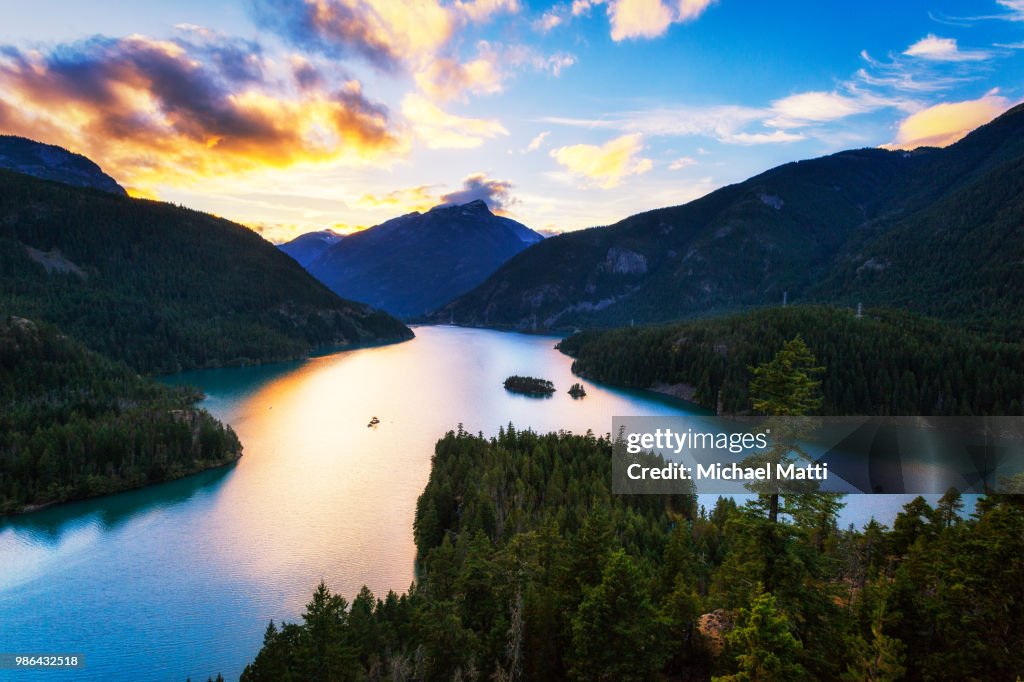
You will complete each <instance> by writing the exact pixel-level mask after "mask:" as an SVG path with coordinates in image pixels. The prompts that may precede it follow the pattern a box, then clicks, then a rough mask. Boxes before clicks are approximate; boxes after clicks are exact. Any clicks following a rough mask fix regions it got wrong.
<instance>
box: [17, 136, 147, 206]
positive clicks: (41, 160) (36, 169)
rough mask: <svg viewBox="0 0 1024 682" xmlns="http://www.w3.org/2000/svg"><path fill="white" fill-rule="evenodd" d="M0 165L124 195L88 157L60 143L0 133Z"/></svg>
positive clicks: (38, 176) (113, 181)
mask: <svg viewBox="0 0 1024 682" xmlns="http://www.w3.org/2000/svg"><path fill="white" fill-rule="evenodd" d="M0 168H6V169H7V170H11V171H14V172H16V173H24V174H25V175H31V176H33V177H36V178H41V179H43V180H56V181H57V182H63V183H65V184H68V185H74V186H75V187H89V188H91V189H98V190H102V191H104V192H110V193H111V194H119V195H121V196H127V195H128V192H126V191H125V189H124V188H123V187H121V185H119V184H117V181H116V180H114V178H112V177H110V176H109V175H107V174H106V173H104V172H103V170H102V169H101V168H100V167H99V166H98V165H97V164H96V163H95V162H93V161H92V160H91V159H88V158H86V157H84V156H82V155H81V154H75V153H73V152H69V151H68V150H67V149H64V148H63V147H58V146H56V145H52V144H44V143H42V142H36V141H35V140H30V139H28V138H25V137H17V136H15V135H0Z"/></svg>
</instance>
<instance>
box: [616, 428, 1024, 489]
mask: <svg viewBox="0 0 1024 682" xmlns="http://www.w3.org/2000/svg"><path fill="white" fill-rule="evenodd" d="M612 427H613V430H612V435H613V438H614V447H613V456H612V489H613V491H614V492H616V493H623V494H638V493H639V494H642V493H650V494H675V493H687V492H695V493H717V494H739V493H746V492H752V491H753V492H760V493H773V492H781V493H784V492H812V491H817V492H832V493H868V494H872V493H876V494H877V493H882V494H886V493H910V494H929V493H944V492H945V491H947V490H948V489H950V488H956V489H957V490H959V491H960V492H962V493H987V494H991V493H1007V494H1024V418H1022V417H709V416H686V417H614V418H613V420H612Z"/></svg>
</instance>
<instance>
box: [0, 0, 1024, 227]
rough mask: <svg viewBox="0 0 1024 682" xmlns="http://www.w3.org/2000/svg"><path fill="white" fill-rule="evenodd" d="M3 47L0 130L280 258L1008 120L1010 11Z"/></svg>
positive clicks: (398, 27) (292, 10)
mask: <svg viewBox="0 0 1024 682" xmlns="http://www.w3.org/2000/svg"><path fill="white" fill-rule="evenodd" d="M854 7H855V9H854ZM0 46H2V47H0V131H2V132H8V133H16V134H21V135H26V136H28V137H33V138H35V139H39V140H42V141H46V142H51V143H55V144H61V145H63V146H67V147H69V148H71V149H73V150H75V151H79V152H82V153H85V154H87V155H89V156H90V157H91V158H93V159H95V160H96V161H97V162H99V163H100V164H101V165H102V166H103V167H104V168H105V169H107V170H108V171H109V172H110V173H111V174H113V175H114V176H115V177H117V179H118V180H119V181H121V182H122V184H124V185H125V186H127V187H129V189H130V191H132V193H133V194H136V195H138V196H150V197H158V198H160V199H164V200H169V201H175V202H179V203H183V204H186V205H189V206H192V207H195V208H199V209H203V210H207V211H211V212H213V213H217V214H219V215H223V216H225V217H228V218H231V219H234V220H239V221H241V222H244V223H245V224H248V225H250V226H252V227H254V228H255V229H258V230H260V231H261V232H263V234H264V235H265V236H267V237H268V238H271V239H274V240H281V239H286V238H289V237H291V236H294V235H295V234H298V233H300V232H303V231H308V230H311V229H320V228H323V227H334V228H335V229H338V230H341V231H347V230H352V229H358V228H360V227H366V226H369V225H373V224H375V223H378V222H381V221H382V220H385V219H387V218H389V217H392V216H394V215H397V214H400V213H405V212H408V211H410V210H423V209H425V208H428V207H429V206H432V205H435V204H438V203H444V202H452V201H463V200H467V199H472V198H484V199H486V200H488V201H489V202H490V203H491V205H492V207H494V208H495V209H496V210H502V211H504V212H505V213H506V214H508V215H510V216H512V217H514V218H517V219H519V220H521V221H523V222H524V223H526V224H527V225H529V226H531V227H534V228H536V229H546V230H553V231H562V230H572V229H579V228H582V227H587V226H591V225H600V224H607V223H610V222H614V221H616V220H618V219H621V218H623V217H625V216H627V215H630V214H632V213H635V212H638V211H642V210H646V209H650V208H656V207H659V206H665V205H672V204H678V203H683V202H685V201H688V200H690V199H693V198H696V197H698V196H701V195H703V194H705V193H707V192H708V191H711V190H713V189H714V188H717V187H720V186H723V185H725V184H729V183H731V182H736V181H739V180H742V179H744V178H746V177H748V176H750V175H753V174H755V173H757V172H760V171H762V170H765V169H767V168H770V167H772V166H775V165H778V164H780V163H784V162H786V161H790V160H795V159H800V158H808V157H814V156H820V155H822V154H827V153H831V152H834V151H838V150H840V149H846V148H850V147H863V146H881V145H889V146H892V147H904V148H911V147H914V146H918V145H920V144H933V145H939V146H941V145H945V144H949V143H951V142H953V141H955V140H956V139H958V138H959V137H960V136H962V135H963V134H964V133H965V132H967V131H968V130H970V129H972V128H974V127H976V126H977V125H979V124H981V123H983V122H985V121H987V120H989V119H991V118H992V117H994V116H996V115H998V114H999V113H1001V112H1002V111H1004V110H1005V109H1007V108H1008V107H1010V106H1012V105H1014V104H1016V103H1018V102H1020V101H1021V100H1022V99H1024V87H1022V84H1024V78H1022V76H1024V73H1022V68H1024V0H1002V1H998V0H992V1H987V0H979V1H976V2H969V3H953V2H945V3H938V2H899V3H893V2H885V3H882V2H877V3H875V2H861V3H857V4H856V5H852V4H850V3H806V2H772V3H767V2H740V1H739V0H719V1H717V2H708V0H606V1H605V2H600V1H598V2H594V1H592V0H566V1H565V2H558V3H549V4H539V3H527V2H525V1H524V0H453V1H448V0H446V1H444V2H442V1H441V0H418V1H416V2H413V1H411V0H276V1H273V2H272V1H271V0H232V1H228V0H205V1H203V2H198V1H196V0H178V1H177V2H173V3H163V2H156V1H154V2H150V3H138V2H121V1H116V0H106V1H90V0H78V1H77V2H57V1H55V0H35V1H34V2H32V3H30V4H21V5H19V6H18V7H17V8H15V9H7V10H5V20H4V22H3V24H2V25H0Z"/></svg>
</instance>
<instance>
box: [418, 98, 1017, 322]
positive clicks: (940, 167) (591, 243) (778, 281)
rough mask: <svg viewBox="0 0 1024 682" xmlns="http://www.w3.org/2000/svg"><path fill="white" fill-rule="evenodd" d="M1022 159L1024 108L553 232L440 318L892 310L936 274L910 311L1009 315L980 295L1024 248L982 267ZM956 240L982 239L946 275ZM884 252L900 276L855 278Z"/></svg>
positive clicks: (650, 317)
mask: <svg viewBox="0 0 1024 682" xmlns="http://www.w3.org/2000/svg"><path fill="white" fill-rule="evenodd" d="M1022 155H1024V107H1017V108H1016V109H1014V110H1011V111H1010V112H1007V113H1006V114H1004V115H1003V116H1002V117H1000V118H999V119H997V120H996V121H994V122H992V123H991V124H989V125H988V126H984V127H982V128H980V129H979V130H977V131H975V132H974V133H972V134H971V135H969V136H968V137H967V138H965V139H964V140H962V141H961V142H959V143H957V144H956V145H953V146H952V147H949V148H947V149H921V150H917V151H915V152H912V153H907V152H897V151H885V150H880V149H863V150H857V151H849V152H842V153H839V154H835V155H832V156H828V157H824V158H820V159H813V160H809V161H801V162H798V163H790V164H786V165H784V166H780V167H778V168H775V169H772V170H770V171H767V172H766V173H763V174H761V175H759V176H756V177H754V178H751V179H749V180H747V181H745V182H742V183H739V184H736V185H732V186H730V187H725V188H723V189H720V190H718V191H716V192H712V193H711V194H709V195H708V196H706V197H703V198H701V199H698V200H696V201H693V202H691V203H689V204H686V205H683V206H677V207H672V208H664V209H658V210H654V211H649V212H647V213H642V214H639V215H636V216H632V217H630V218H627V219H625V220H623V221H621V222H619V223H617V224H615V225H613V226H610V227H606V228H594V229H591V230H586V231H583V232H579V233H575V234H568V235H564V236H559V237H554V238H551V239H549V240H547V241H546V242H544V243H543V244H540V245H538V246H537V247H535V248H533V249H530V250H529V251H527V252H525V253H522V254H520V255H519V256H517V257H516V258H513V259H512V260H510V261H509V262H508V263H507V264H505V265H504V266H503V267H502V268H500V269H499V270H498V271H497V272H495V273H494V275H492V276H491V277H489V278H488V279H487V280H486V281H485V282H484V283H483V284H481V285H480V286H479V287H478V288H476V289H475V290H473V291H471V292H470V293H468V294H466V295H465V296H463V297H461V298H459V299H457V300H455V301H453V302H452V303H451V304H449V305H448V306H445V307H444V308H443V309H441V310H439V311H438V312H437V314H436V315H435V319H436V320H438V321H441V320H448V319H451V318H452V317H454V319H455V321H456V322H458V323H462V324H479V325H496V326H512V327H520V328H531V327H534V326H536V327H537V328H572V327H575V326H588V325H614V324H628V323H629V322H630V321H631V320H635V321H637V322H641V321H661V320H669V319H675V318H679V317H685V316H688V315H695V314H703V313H707V312H710V311H714V310H720V309H730V308H741V307H747V306H757V305H764V304H769V303H776V302H780V301H781V300H782V296H783V292H788V294H789V299H790V301H809V300H818V301H829V300H842V301H850V300H856V299H857V298H858V297H862V296H863V297H867V296H869V295H872V298H871V300H872V301H875V302H879V303H890V302H891V301H889V300H878V299H882V298H884V294H885V293H886V292H888V293H891V289H892V288H893V287H898V286H901V285H900V284H899V281H898V280H899V277H902V278H904V279H906V278H911V279H912V278H914V277H915V276H916V275H915V273H917V272H919V271H920V272H923V270H919V268H928V267H932V264H934V267H932V270H930V271H929V273H930V274H927V276H926V277H925V278H924V279H923V280H920V281H915V282H914V284H915V285H918V286H919V288H918V290H917V291H916V292H915V293H914V294H913V295H904V296H902V297H901V304H906V305H908V306H909V307H912V308H914V309H918V310H924V311H927V312H931V313H933V314H950V313H952V312H955V311H952V310H950V309H947V306H945V305H944V304H942V303H941V300H940V299H942V298H945V297H947V294H943V293H941V292H940V290H939V289H940V288H942V287H945V288H946V289H947V291H949V292H952V293H953V294H954V296H956V295H958V294H957V292H962V293H963V296H962V297H961V299H962V301H961V304H958V305H959V309H960V310H961V311H964V310H967V309H970V310H971V311H973V313H974V314H975V316H978V315H986V316H991V315H1004V314H1007V313H1009V312H1012V311H1013V310H1018V309H1017V308H1015V307H1012V306H1011V307H1010V308H1007V307H1006V305H1005V304H1009V303H1012V301H1011V300H1010V297H1009V295H1008V294H1004V295H1001V297H1000V298H1001V300H997V299H996V298H994V297H983V298H982V299H981V300H980V301H973V302H968V300H969V299H972V298H974V297H976V296H978V295H981V292H983V291H985V290H986V289H991V288H993V287H999V286H1002V285H1001V284H1000V282H1007V283H1009V282H1016V281H1018V280H1016V279H1013V278H1011V280H1009V281H1007V280H1005V279H1001V278H1004V277H1005V276H1006V275H1007V274H1008V273H1007V272H1005V267H1009V263H1012V262H1013V258H1014V254H1015V253H1017V249H1019V246H1018V245H1019V244H1021V243H1022V240H1020V239H1017V240H1016V243H1013V244H1009V245H1007V246H1008V248H1007V250H1006V251H1005V252H1004V253H1003V254H1001V255H1000V259H997V260H998V263H1002V264H1003V265H1000V266H999V267H1003V268H1004V270H999V268H997V267H996V264H994V263H991V262H982V261H983V260H984V259H985V258H987V255H986V253H987V251H986V249H989V250H991V249H993V248H996V245H997V244H1003V243H1005V242H1006V240H1007V239H1009V233H1010V232H1012V231H1013V229H1014V225H1017V226H1019V225H1020V222H1019V220H1017V218H1016V217H1015V216H1016V215H1017V213H1016V212H1015V211H1016V209H1014V208H1013V207H1014V206H1016V205H1017V202H1018V198H1019V196H1020V193H1019V192H1018V191H1017V190H1016V187H1017V184H1016V183H1018V182H1019V181H1018V180H1016V178H1015V176H1014V168H1015V166H1014V164H1015V163H1018V162H1019V160H1020V159H1021V157H1022ZM937 220H941V221H944V222H945V223H946V224H948V225H953V224H958V225H961V226H970V229H967V227H963V228H962V229H960V230H959V231H955V230H954V231H952V232H949V231H948V230H947V234H946V236H945V237H942V235H941V234H939V233H936V232H934V231H932V230H931V229H930V228H929V226H930V225H935V224H936V221H937ZM1000 221H1001V222H1000ZM997 223H998V224H997ZM899 235H902V236H899ZM968 235H969V236H968ZM956 239H968V241H969V242H970V248H968V249H966V251H965V252H964V253H965V254H966V257H965V258H964V259H962V260H961V261H958V262H957V263H956V264H955V267H952V268H950V267H946V266H940V265H939V261H936V260H935V258H934V256H935V253H934V252H936V251H938V250H942V249H945V250H946V252H947V253H948V252H949V248H950V246H951V244H950V243H949V242H950V240H954V241H955V240H956ZM983 245H984V246H983ZM889 252H892V254H891V255H890V256H885V254H886V253H889ZM872 257H875V258H878V257H887V258H888V260H887V261H885V262H888V263H891V264H892V265H893V266H894V267H893V269H892V270H891V271H890V274H888V275H885V276H884V277H883V278H882V280H884V281H883V282H882V283H879V282H877V281H875V279H872V278H870V277H865V276H863V275H864V273H865V270H864V269H863V268H862V269H861V271H860V272H861V275H862V276H861V277H854V276H851V274H850V269H851V268H852V269H853V272H854V273H856V270H857V268H858V267H861V266H863V265H864V264H865V263H869V261H870V259H871V258H872ZM896 265H899V267H895V266H896ZM950 265H954V264H950ZM975 265H980V266H981V267H974V266H975ZM874 267H875V264H874V263H869V264H868V265H867V268H868V269H869V270H870V269H871V268H874ZM887 267H888V266H887ZM940 271H941V272H940ZM869 274H870V273H869ZM1015 276H1016V275H1015V274H1014V277H1015ZM894 277H895V278H897V279H891V278H894ZM944 278H946V279H944ZM971 278H973V279H974V280H977V281H976V282H975V283H974V284H971V285H970V286H968V279H971ZM925 284H927V285H928V286H927V287H926V288H923V289H922V288H920V287H921V286H924V285H925ZM968 290H970V292H973V293H970V292H969V291H968ZM1016 290H1017V291H1020V289H1019V288H1017V289H1016ZM922 295H925V296H926V298H921V296H922ZM865 300H867V298H865ZM979 306H980V307H979Z"/></svg>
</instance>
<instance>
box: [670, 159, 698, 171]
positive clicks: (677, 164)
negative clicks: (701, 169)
mask: <svg viewBox="0 0 1024 682" xmlns="http://www.w3.org/2000/svg"><path fill="white" fill-rule="evenodd" d="M696 165H697V159H695V158H693V157H692V156H680V157H679V158H678V159H676V160H674V161H672V162H671V163H670V164H668V169H669V170H673V171H676V170H682V169H684V168H689V167H690V166H696Z"/></svg>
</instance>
